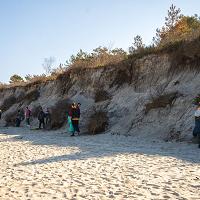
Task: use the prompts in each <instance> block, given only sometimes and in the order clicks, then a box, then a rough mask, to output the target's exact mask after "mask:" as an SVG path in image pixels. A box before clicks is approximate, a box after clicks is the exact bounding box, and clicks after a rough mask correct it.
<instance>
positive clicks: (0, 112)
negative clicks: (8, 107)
mask: <svg viewBox="0 0 200 200" xmlns="http://www.w3.org/2000/svg"><path fill="white" fill-rule="evenodd" d="M1 116H2V110H0V119H1Z"/></svg>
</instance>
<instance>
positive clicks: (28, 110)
mask: <svg viewBox="0 0 200 200" xmlns="http://www.w3.org/2000/svg"><path fill="white" fill-rule="evenodd" d="M30 117H31V110H30V109H29V107H28V106H27V107H26V110H25V119H26V124H27V126H28V127H30Z"/></svg>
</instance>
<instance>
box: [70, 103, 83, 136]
mask: <svg viewBox="0 0 200 200" xmlns="http://www.w3.org/2000/svg"><path fill="white" fill-rule="evenodd" d="M80 106H81V104H80V103H78V104H76V103H72V104H71V105H70V108H69V111H68V124H69V132H71V136H75V133H77V134H78V135H79V134H80V129H79V120H80V114H81V112H80Z"/></svg>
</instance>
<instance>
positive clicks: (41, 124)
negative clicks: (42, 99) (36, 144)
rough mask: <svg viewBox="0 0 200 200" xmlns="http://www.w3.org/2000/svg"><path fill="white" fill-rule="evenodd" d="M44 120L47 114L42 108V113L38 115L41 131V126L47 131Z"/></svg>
mask: <svg viewBox="0 0 200 200" xmlns="http://www.w3.org/2000/svg"><path fill="white" fill-rule="evenodd" d="M44 119H45V113H44V111H43V109H42V108H41V109H40V112H39V114H38V120H39V129H41V126H42V128H43V129H45V122H44Z"/></svg>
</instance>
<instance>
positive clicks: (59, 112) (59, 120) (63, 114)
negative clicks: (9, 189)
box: [50, 99, 71, 129]
mask: <svg viewBox="0 0 200 200" xmlns="http://www.w3.org/2000/svg"><path fill="white" fill-rule="evenodd" d="M70 104H71V101H70V100H69V99H62V100H59V101H58V102H57V103H56V104H55V105H54V106H52V107H51V108H50V110H51V128H52V129H57V128H61V127H62V126H63V125H64V123H65V122H66V121H67V112H68V109H69V106H70Z"/></svg>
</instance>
